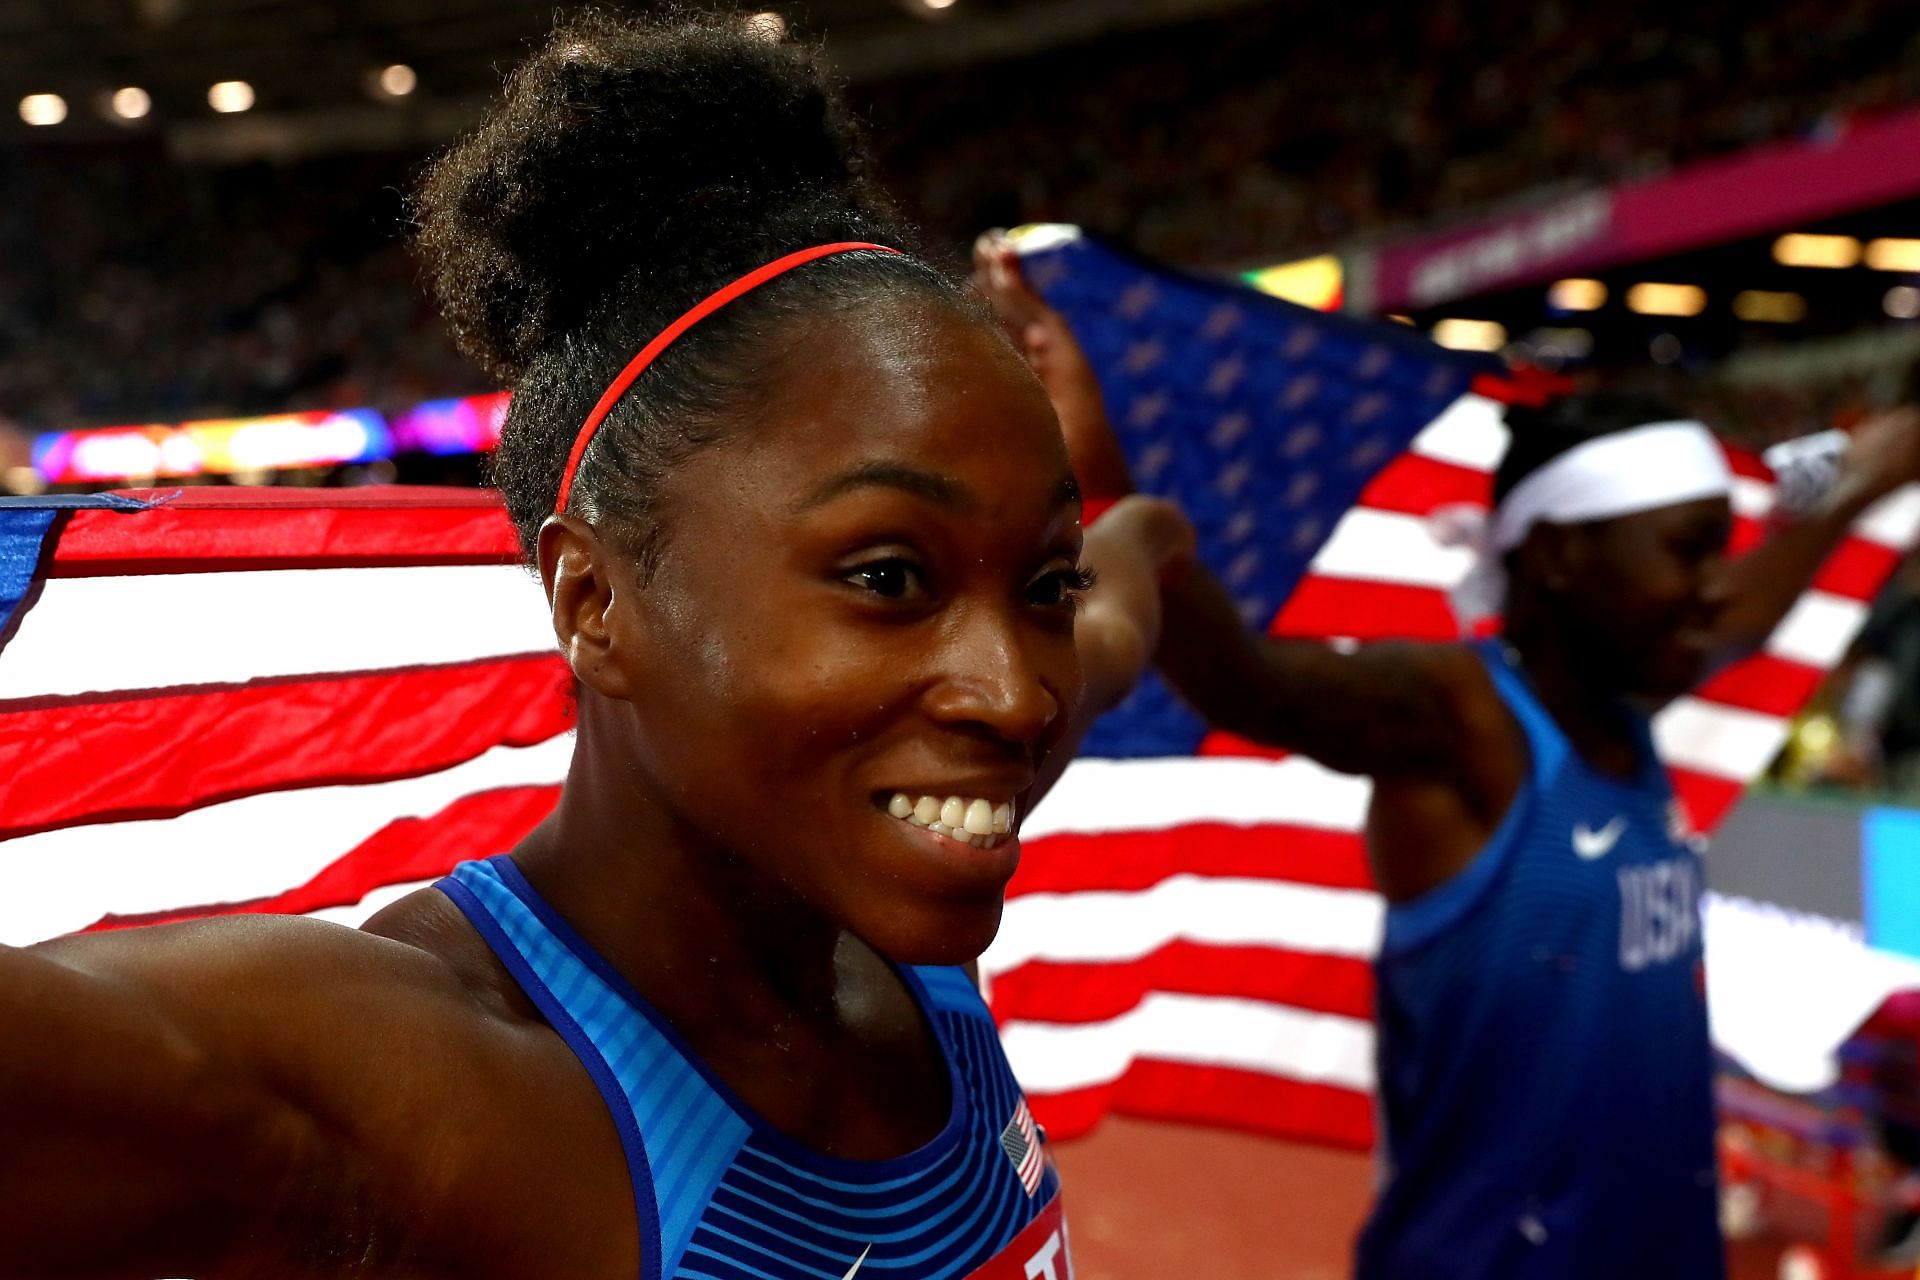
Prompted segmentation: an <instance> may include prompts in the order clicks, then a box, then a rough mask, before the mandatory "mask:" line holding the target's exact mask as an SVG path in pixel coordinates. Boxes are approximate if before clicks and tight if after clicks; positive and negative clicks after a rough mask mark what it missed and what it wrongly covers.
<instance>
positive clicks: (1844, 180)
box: [1346, 110, 1920, 312]
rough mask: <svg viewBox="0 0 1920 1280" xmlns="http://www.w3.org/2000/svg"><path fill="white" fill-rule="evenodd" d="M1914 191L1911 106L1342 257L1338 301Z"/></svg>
mask: <svg viewBox="0 0 1920 1280" xmlns="http://www.w3.org/2000/svg"><path fill="white" fill-rule="evenodd" d="M1916 194H1920V110H1908V111H1903V112H1898V113H1895V114H1891V115H1888V116H1883V117H1881V118H1879V119H1877V120H1867V121H1853V122H1848V123H1845V124H1842V125H1839V126H1837V127H1835V128H1834V129H1832V130H1831V131H1829V132H1825V133H1823V134H1822V135H1821V136H1818V137H1814V138H1808V139H1802V140H1796V141H1794V142H1788V143H1782V144H1778V145H1774V146H1769V147H1761V148H1758V149H1756V150H1753V151H1749V152H1746V153H1744V154H1741V155H1739V156H1735V157H1732V158H1729V159H1725V160H1715V161H1710V162H1707V163H1704V164H1697V165H1691V166H1688V167H1686V168H1683V169H1680V170H1678V171H1677V172H1674V173H1670V174H1665V175H1663V176H1660V177H1657V178H1649V179H1646V180H1644V181H1640V182H1634V183H1628V184H1626V185H1623V186H1619V187H1615V188H1612V189H1609V190H1599V191H1583V192H1578V193H1574V194H1571V195H1566V196H1563V197H1561V198H1559V199H1556V200H1552V201H1549V202H1547V203H1543V204H1534V205H1531V206H1529V207H1527V208H1525V209H1517V210H1514V211H1512V212H1509V213H1506V214H1503V215H1499V216H1496V217H1491V218H1486V219H1482V220H1480V221H1477V222H1473V223H1470V224H1467V225H1465V226H1460V227H1454V228H1452V229H1449V230H1446V231H1441V232H1435V233H1430V234H1426V235H1420V236H1416V237H1412V238H1409V239H1405V240H1400V241H1396V242H1388V243H1386V244H1383V245H1379V246H1376V247H1374V248H1372V249H1369V250H1363V251H1361V252H1358V253H1355V254H1353V255H1351V256H1350V258H1349V260H1348V274H1347V280H1346V305H1347V308H1348V309H1349V310H1354V311H1365V312H1381V311H1417V310H1421V309H1423V308H1427V307H1434V306H1440V305H1442V304H1445V303H1448V302H1453V301H1456V300H1458V299H1461V298H1467V297H1472V296H1474V295H1477V294H1483V293H1490V292H1493V291H1496V290H1500V289H1508V288H1514V287H1517V286H1520V285H1526V284H1534V283H1539V282H1544V281H1547V280H1551V279H1554V278H1555V277H1557V276H1562V275H1566V274H1569V273H1571V272H1578V271H1595V270H1600V269H1602V268H1605V267H1610V266H1617V265H1619V264H1621V263H1627V262H1634V261H1638V260H1641V259H1645V258H1653V257H1658V256H1661V255H1663V254H1670V253H1677V252H1680V251H1682V250H1686V249H1695V248H1699V247H1702V246H1705V245H1713V244H1720V243H1724V242H1726V241H1729V240H1738V239H1742V238H1744V237H1747V236H1753V235H1760V234H1764V233H1766V232H1769V231H1784V230H1790V229H1792V228H1793V227H1794V226H1795V225H1796V224H1800V223H1805V222H1808V221H1811V220H1814V219H1819V218H1830V217H1833V216H1835V215H1837V214H1843V213H1848V212H1852V211H1854V210H1858V209H1868V208H1872V207H1874V206H1876V205H1880V204H1884V203H1887V202H1889V201H1893V200H1899V199H1904V198H1907V197H1911V196H1914V195H1916Z"/></svg>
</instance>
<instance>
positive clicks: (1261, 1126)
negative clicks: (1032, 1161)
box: [1028, 1059, 1373, 1150]
mask: <svg viewBox="0 0 1920 1280" xmlns="http://www.w3.org/2000/svg"><path fill="white" fill-rule="evenodd" d="M1028 1101H1029V1102H1030V1103H1031V1104H1032V1106H1033V1114H1034V1118H1035V1119H1037V1120H1038V1121H1039V1122H1040V1123H1041V1124H1042V1125H1043V1126H1045V1127H1046V1130H1047V1136H1048V1137H1049V1138H1054V1139H1062V1138H1074V1137H1078V1136H1079V1135H1081V1134H1083V1133H1086V1132H1087V1131H1088V1130H1090V1129H1092V1128H1093V1127H1094V1125H1095V1124H1097V1123H1098V1122H1099V1120H1100V1118H1101V1117H1102V1116H1105V1115H1107V1114H1109V1113H1117V1114H1121V1115H1130V1116H1139V1117H1141V1118H1143V1119H1150V1120H1180V1121H1186V1122H1189V1123H1196V1124H1213V1125H1220V1126H1222V1127H1224V1128H1229V1129H1245V1130H1252V1131H1253V1132H1256V1133H1265V1134H1268V1135H1270V1136H1272V1137H1276V1138H1288V1139H1293V1140H1295V1141H1303V1142H1323V1143H1327V1144H1328V1145H1330V1146H1336V1147H1349V1148H1352V1149H1354V1150H1365V1149H1366V1148H1368V1147H1371V1146H1372V1145H1373V1097H1372V1095H1371V1094H1367V1093H1362V1092H1360V1091H1359V1090H1357V1089H1343V1088H1341V1087H1339V1086H1338V1085H1328V1084H1314V1083H1311V1082H1309V1081H1305V1080H1294V1079H1289V1078H1288V1077H1285V1076H1270V1075H1262V1074H1261V1073H1260V1072H1257V1071H1242V1070H1239V1069H1238V1068H1234V1067H1203V1066H1195V1065H1193V1064H1190V1063H1181V1062H1156V1061H1152V1060H1146V1059H1143V1060H1140V1061H1136V1062H1135V1063H1134V1064H1133V1065H1132V1066H1131V1067H1130V1068H1128V1070H1127V1073H1126V1074H1125V1075H1124V1076H1122V1077H1121V1078H1120V1079H1118V1080H1116V1081H1114V1082H1113V1083H1111V1084H1103V1085H1094V1086H1092V1087H1090V1088H1086V1089H1074V1090H1072V1091H1070V1092H1066V1093H1054V1094H1029V1095H1028Z"/></svg>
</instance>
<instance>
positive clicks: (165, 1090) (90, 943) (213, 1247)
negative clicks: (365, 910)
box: [0, 918, 459, 1280]
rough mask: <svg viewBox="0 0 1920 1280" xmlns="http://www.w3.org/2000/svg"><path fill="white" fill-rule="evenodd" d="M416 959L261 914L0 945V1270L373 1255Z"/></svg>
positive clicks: (417, 988) (363, 1267)
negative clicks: (21, 945)
mask: <svg viewBox="0 0 1920 1280" xmlns="http://www.w3.org/2000/svg"><path fill="white" fill-rule="evenodd" d="M434 969H435V966H434V964H433V963H432V962H431V960H430V958H429V957H427V956H426V955H425V954H424V953H422V952H418V951H415V950H414V949H413V948H409V947H405V946H403V945H401V944H399V943H394V942H391V941H388V940H386V939H379V938H373V937H370V936H368V935H365V934H359V933H354V932H353V931H351V930H346V929H341V928H338V927H336V926H329V925H323V924H319V923H316V922H312V921H305V920H288V919H279V918H255V919H252V920H242V919H225V920H215V921H208V922H204V923H197V924H188V925H173V926H163V927H160V928H154V929H145V930H137V931H132V932H130V933H126V934H117V935H94V936H90V937H85V938H74V939H63V940H60V941H57V942H54V943H50V944H46V945H44V946H39V947H34V948H29V949H24V950H23V949H18V948H12V947H0V1135H4V1140H0V1280H29V1278H35V1277H42V1276H46V1277H52V1276H59V1277H62V1278H63V1280H75V1278H80V1277H130V1278H133V1280H152V1277H156V1276H189V1275H190V1276H196V1277H203V1278H214V1277H219V1276H226V1275H254V1274H273V1273H280V1274H306V1273H307V1270H306V1268H311V1267H312V1266H313V1265H314V1264H317V1263H322V1262H325V1261H327V1260H328V1259H337V1260H338V1261H339V1263H340V1265H339V1266H338V1267H334V1268H332V1269H330V1270H328V1271H327V1272H326V1273H327V1274H342V1275H348V1274H350V1275H368V1276H372V1275H378V1274H386V1273H388V1272H387V1271H385V1270H384V1269H383V1268H382V1267H381V1265H380V1264H381V1263H382V1262H392V1261H396V1260H398V1259H399V1258H400V1257H401V1256H403V1255H404V1254H406V1253H407V1252H409V1251H411V1250H412V1249H413V1248H414V1246H415V1245H416V1244H417V1243H418V1241H417V1240H415V1239H413V1238H412V1237H413V1235H414V1232H415V1226H414V1224H410V1223H408V1222H407V1221H406V1219H407V1218H408V1216H409V1215H408V1213H407V1211H405V1210H403V1209H401V1208H400V1206H402V1205H406V1204H410V1203H416V1202H415V1201H414V1200H413V1199H412V1197H413V1195H414V1194H416V1189H414V1188H403V1187H402V1186H400V1185H399V1184H400V1183H401V1182H403V1181H404V1180H405V1179H403V1178H401V1177H397V1176H396V1173H397V1170H398V1168H399V1166H398V1165H397V1163H396V1161H395V1159H394V1156H395V1154H396V1152H400V1153H404V1152H405V1151H406V1150H407V1143H408V1142H409V1141H413V1140H417V1141H418V1142H419V1143H420V1144H421V1146H422V1147H423V1148H424V1147H430V1146H432V1145H434V1144H433V1143H432V1142H429V1141H428V1139H430V1138H432V1136H433V1135H434V1134H435V1133H436V1131H437V1130H438V1128H439V1123H438V1122H437V1121H436V1119H435V1118H434V1116H433V1115H432V1114H431V1112H428V1113H426V1114H421V1113H420V1109H419V1108H418V1107H416V1106H415V1105H414V1104H415V1103H416V1102H417V1101H418V1099H419V1097H420V1096H421V1093H422V1090H421V1088H420V1087H419V1086H420V1085H421V1083H422V1081H421V1079H420V1077H421V1075H422V1071H423V1070H426V1071H431V1070H432V1068H431V1066H430V1063H431V1062H432V1061H433V1060H434V1059H433V1058H429V1057H425V1056H424V1055H418V1054H414V1053H413V1052H411V1050H412V1049H421V1050H425V1049H427V1048H429V1047H430V1046H429V1044H428V1043H426V1039H427V1038H428V1037H427V1036H426V1031H427V1029H430V1028H432V1027H435V1026H448V1025H454V1024H451V1021H450V1020H449V1019H446V1018H444V1017H442V1016H441V1014H442V1012H443V1011H444V1010H445V1009H446V1008H448V1007H450V1002H449V1001H445V1000H443V999H441V998H440V997H439V996H438V995H437V994H436V993H435V992H436V986H437V987H440V988H451V987H452V985H453V984H452V983H451V982H450V980H447V979H444V978H442V979H438V980H436V979H435V977H434ZM410 1023H411V1024H414V1025H415V1026H416V1027H418V1028H420V1029H419V1030H409V1029H408V1026H409V1024H410ZM458 1038H459V1034H458V1032H457V1031H456V1032H454V1033H453V1034H451V1035H441V1036H438V1037H437V1039H438V1040H439V1042H440V1043H441V1044H442V1045H443V1046H444V1045H448V1044H451V1043H454V1042H456V1041H457V1040H458ZM382 1063H385V1064H387V1065H386V1066H385V1067H384V1068H382V1067H381V1064H382ZM410 1111H411V1112H412V1114H409V1112H410ZM443 1154H445V1153H444V1150H443ZM448 1167H449V1169H451V1168H453V1167H455V1166H454V1164H453V1162H449V1164H448ZM349 1260H351V1261H352V1264H353V1265H349Z"/></svg>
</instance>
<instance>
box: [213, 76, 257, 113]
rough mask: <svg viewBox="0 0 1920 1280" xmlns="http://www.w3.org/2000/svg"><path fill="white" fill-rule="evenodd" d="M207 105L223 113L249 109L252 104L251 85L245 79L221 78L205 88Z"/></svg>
mask: <svg viewBox="0 0 1920 1280" xmlns="http://www.w3.org/2000/svg"><path fill="white" fill-rule="evenodd" d="M207 105H208V106H210V107H212V108H213V109H214V110H215V111H218V112H220V113H221V114H223V115H232V114H234V113H235V112H238V111H246V110H249V109H250V108H251V107H252V106H253V86H252V85H250V84H248V83H247V82H246V81H245V80H222V81H221V82H220V83H219V84H216V85H214V86H213V87H212V88H211V89H208V90H207Z"/></svg>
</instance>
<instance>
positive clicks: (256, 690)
mask: <svg viewBox="0 0 1920 1280" xmlns="http://www.w3.org/2000/svg"><path fill="white" fill-rule="evenodd" d="M571 689H572V676H571V673H570V672H569V671H568V669H567V666H566V663H565V662H564V661H562V660H561V658H560V657H559V655H558V654H539V655H533V656H528V657H522V658H500V659H493V660H489V661H486V662H475V663H462V664H460V665H457V666H447V667H427V668H418V669H413V670H407V671H389V672H381V673H378V674H373V675H360V676H336V677H329V678H325V679H306V680H295V681H286V682H280V683H258V684H248V685H243V686H240V687H237V688H225V689H218V690H208V691H203V692H197V693H184V694H173V695H167V696H157V697H145V698H115V699H112V700H110V701H103V702H81V703H65V704H57V705H54V706H47V707H40V708H38V709H35V710H30V711H16V712H10V713H8V714H5V715H0V758H3V759H6V760H8V761H10V762H12V763H11V767H10V768H9V770H8V771H7V773H6V775H5V776H4V777H0V813H3V814H5V819H4V822H3V823H0V839H6V838H10V837H13V836H18V835H25V834H27V833H28V832H30V831H38V830H46V829H49V828H52V827H60V826H72V825H75V824H78V823H81V822H99V821H103V820H107V819H114V820H125V819H129V818H160V817H171V816H173V815H174V814H177V813H180V812H183V811H185V810H187V809H192V808H196V807H199V806H201V805H205V804H209V803H212V802H215V801H219V800H232V799H237V798H239V797H241V796H246V795H256V794H260V793H262V792H267V791H276V790H281V789H284V788H287V787H296V786H318V785H325V784H334V783H345V782H375V781H385V780H388V779H393V778H404V777H411V776H416V775H419V774H425V773H432V772H435V771H437V770H440V769H444V768H447V767H449V766H451V765H455V764H458V763H460V762H461V761H463V760H469V759H472V758H473V757H475V756H477V755H479V754H481V753H482V752H484V751H486V750H487V749H488V748H490V747H494V746H499V745H507V746H531V745H533V744H534V743H536V742H544V741H546V740H547V739H549V738H551V737H553V736H554V735H555V734H557V733H561V732H564V731H565V730H566V729H567V728H569V727H570V726H571V725H572V722H573V708H572V702H571ZM182 744H191V747H192V749H191V750H183V749H182Z"/></svg>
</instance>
